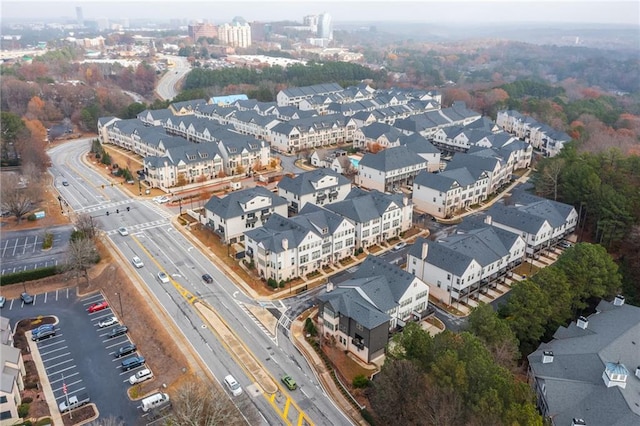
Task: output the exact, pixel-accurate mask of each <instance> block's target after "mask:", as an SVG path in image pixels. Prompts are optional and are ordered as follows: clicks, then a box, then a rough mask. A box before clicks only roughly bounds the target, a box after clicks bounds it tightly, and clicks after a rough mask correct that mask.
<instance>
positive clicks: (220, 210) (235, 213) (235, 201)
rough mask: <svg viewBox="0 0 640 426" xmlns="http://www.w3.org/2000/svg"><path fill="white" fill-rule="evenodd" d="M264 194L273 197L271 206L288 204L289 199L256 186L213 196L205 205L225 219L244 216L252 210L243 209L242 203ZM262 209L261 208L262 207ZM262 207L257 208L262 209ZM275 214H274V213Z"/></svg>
mask: <svg viewBox="0 0 640 426" xmlns="http://www.w3.org/2000/svg"><path fill="white" fill-rule="evenodd" d="M258 196H263V197H268V198H270V199H271V206H270V207H277V206H280V205H286V204H287V200H285V199H284V198H282V197H279V196H278V195H276V194H274V193H273V192H271V191H269V190H268V189H266V188H264V187H262V186H256V187H254V188H247V189H242V190H240V191H235V192H232V193H230V194H227V195H226V196H225V197H222V198H220V197H217V196H213V197H211V198H210V199H209V201H207V202H206V204H205V205H204V207H205V209H207V210H209V211H211V212H213V213H214V214H215V215H217V216H219V217H221V218H223V219H225V220H226V219H231V218H234V217H239V216H242V215H243V214H246V213H249V212H251V211H252V210H243V209H242V207H241V206H240V203H246V202H248V201H249V200H251V199H252V198H254V197H258ZM260 209H261V208H260ZM260 209H256V211H257V210H260ZM272 216H273V215H272Z"/></svg>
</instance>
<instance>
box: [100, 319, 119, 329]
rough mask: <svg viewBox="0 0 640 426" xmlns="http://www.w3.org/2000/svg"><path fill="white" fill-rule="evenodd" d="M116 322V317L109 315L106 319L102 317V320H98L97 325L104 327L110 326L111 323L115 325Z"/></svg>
mask: <svg viewBox="0 0 640 426" xmlns="http://www.w3.org/2000/svg"><path fill="white" fill-rule="evenodd" d="M116 324H118V318H116V317H109V318H107V319H103V320H102V321H100V322H99V323H98V327H100V328H105V327H111V326H112V325H116Z"/></svg>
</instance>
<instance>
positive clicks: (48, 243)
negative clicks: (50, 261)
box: [42, 232, 53, 250]
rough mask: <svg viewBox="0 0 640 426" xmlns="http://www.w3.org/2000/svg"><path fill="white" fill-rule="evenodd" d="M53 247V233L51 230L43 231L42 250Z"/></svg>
mask: <svg viewBox="0 0 640 426" xmlns="http://www.w3.org/2000/svg"><path fill="white" fill-rule="evenodd" d="M51 247H53V234H52V233H51V232H45V233H44V240H43V241H42V248H43V249H44V250H46V249H50V248H51Z"/></svg>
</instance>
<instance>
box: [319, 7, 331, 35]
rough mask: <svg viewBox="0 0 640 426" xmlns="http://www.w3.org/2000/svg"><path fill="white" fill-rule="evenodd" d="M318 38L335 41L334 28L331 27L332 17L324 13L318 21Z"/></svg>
mask: <svg viewBox="0 0 640 426" xmlns="http://www.w3.org/2000/svg"><path fill="white" fill-rule="evenodd" d="M318 37H320V38H326V39H328V40H333V28H332V27H331V15H329V14H328V13H323V14H322V15H320V19H319V20H318Z"/></svg>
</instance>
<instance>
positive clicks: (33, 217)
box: [27, 213, 36, 222]
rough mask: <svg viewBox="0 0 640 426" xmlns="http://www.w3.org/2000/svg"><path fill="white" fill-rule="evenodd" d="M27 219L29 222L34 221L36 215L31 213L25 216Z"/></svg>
mask: <svg viewBox="0 0 640 426" xmlns="http://www.w3.org/2000/svg"><path fill="white" fill-rule="evenodd" d="M27 220H28V221H29V222H35V221H36V215H35V214H34V213H31V214H30V215H29V216H27Z"/></svg>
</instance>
